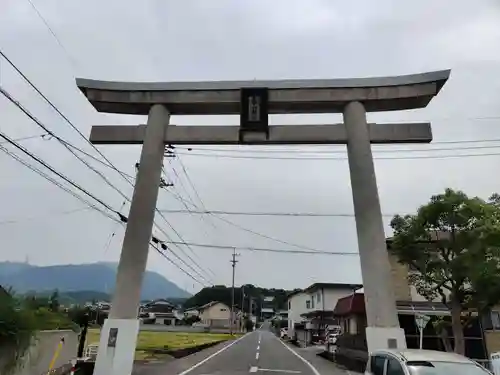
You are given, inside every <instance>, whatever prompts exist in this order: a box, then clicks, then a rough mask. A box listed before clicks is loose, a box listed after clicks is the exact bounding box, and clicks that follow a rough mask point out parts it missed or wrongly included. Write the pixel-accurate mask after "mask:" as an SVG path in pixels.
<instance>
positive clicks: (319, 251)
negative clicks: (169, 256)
mask: <svg viewBox="0 0 500 375" xmlns="http://www.w3.org/2000/svg"><path fill="white" fill-rule="evenodd" d="M167 243H171V244H176V245H189V246H194V247H204V248H210V249H222V250H233V249H238V250H246V251H259V252H270V253H281V254H305V255H355V256H359V253H353V252H348V251H322V250H317V251H306V250H289V249H270V248H265V247H251V246H229V245H211V244H203V243H194V242H167Z"/></svg>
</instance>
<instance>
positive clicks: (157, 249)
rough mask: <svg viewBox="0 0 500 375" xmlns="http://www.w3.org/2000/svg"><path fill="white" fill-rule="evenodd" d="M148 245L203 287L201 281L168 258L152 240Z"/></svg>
mask: <svg viewBox="0 0 500 375" xmlns="http://www.w3.org/2000/svg"><path fill="white" fill-rule="evenodd" d="M149 245H150V246H151V247H152V248H153V249H155V250H156V251H157V252H158V253H159V254H160V255H161V256H162V257H163V258H165V259H166V260H168V261H169V262H170V263H172V264H173V265H174V266H175V267H177V268H178V269H179V270H180V271H182V273H184V274H185V275H187V276H188V277H189V278H191V279H193V280H194V281H195V282H197V283H198V284H200V285H201V286H203V287H205V286H206V284H205V283H203V282H201V281H200V280H198V279H197V278H196V277H194V276H193V275H191V274H190V273H189V272H187V271H186V270H185V269H183V268H182V267H180V266H179V265H178V264H176V263H175V262H174V261H173V260H172V259H170V258H169V257H168V255H166V254H165V253H164V252H163V251H162V250H160V249H159V248H158V247H157V246H156V245H155V243H154V242H150V243H149Z"/></svg>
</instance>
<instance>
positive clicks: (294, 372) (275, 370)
mask: <svg viewBox="0 0 500 375" xmlns="http://www.w3.org/2000/svg"><path fill="white" fill-rule="evenodd" d="M258 370H259V371H267V372H284V373H287V374H300V371H295V370H279V369H271V368H259V369H258Z"/></svg>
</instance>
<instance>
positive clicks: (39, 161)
mask: <svg viewBox="0 0 500 375" xmlns="http://www.w3.org/2000/svg"><path fill="white" fill-rule="evenodd" d="M0 137H2V138H3V139H5V140H6V141H7V142H8V143H10V144H11V145H12V146H14V147H15V148H17V149H18V150H20V151H21V152H23V153H24V154H26V155H27V156H29V157H30V158H32V159H33V160H35V161H36V162H37V163H39V164H41V165H43V166H44V167H45V168H47V169H48V170H49V171H51V172H52V173H54V174H55V175H56V176H58V177H60V178H61V179H63V180H64V181H66V182H67V183H68V184H70V185H71V186H73V187H74V188H76V189H78V190H79V191H81V192H82V193H83V194H85V195H87V196H88V197H90V198H92V199H93V200H95V201H96V202H98V203H99V204H100V205H101V206H103V207H105V208H106V209H108V210H110V211H111V212H114V213H117V214H119V212H118V211H116V210H115V209H113V208H112V207H111V206H110V205H108V204H107V203H105V202H104V201H103V200H101V199H100V198H97V197H96V196H95V195H94V194H92V193H90V192H89V191H88V190H86V189H84V188H83V187H81V186H80V185H78V184H77V183H76V182H74V181H72V180H70V179H69V178H68V177H66V176H65V175H64V174H62V173H60V172H58V171H56V170H55V169H54V168H53V167H52V166H50V165H49V164H47V163H46V162H45V161H44V160H42V159H40V158H39V157H38V156H35V155H34V154H32V153H31V152H30V151H28V150H27V149H26V148H24V147H23V146H21V145H20V144H19V143H17V142H15V141H13V140H12V139H11V138H9V137H8V136H7V135H5V134H4V133H2V132H0Z"/></svg>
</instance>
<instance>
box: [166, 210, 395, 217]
mask: <svg viewBox="0 0 500 375" xmlns="http://www.w3.org/2000/svg"><path fill="white" fill-rule="evenodd" d="M160 211H161V212H165V213H169V214H187V213H189V214H198V215H235V216H284V217H286V216H290V217H355V216H354V214H348V213H320V212H247V211H221V210H207V211H195V210H170V209H160ZM395 215H396V214H382V216H384V217H394V216H395ZM400 215H401V214H400Z"/></svg>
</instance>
